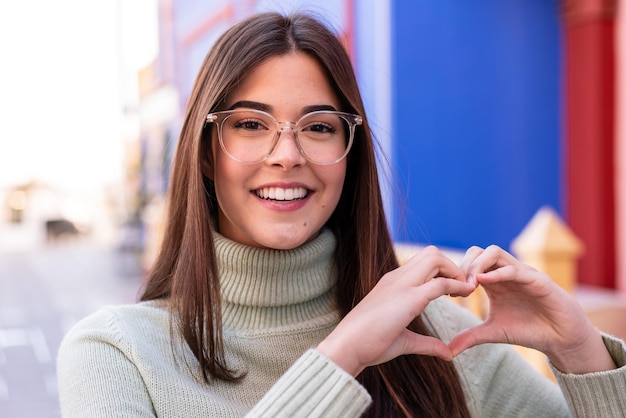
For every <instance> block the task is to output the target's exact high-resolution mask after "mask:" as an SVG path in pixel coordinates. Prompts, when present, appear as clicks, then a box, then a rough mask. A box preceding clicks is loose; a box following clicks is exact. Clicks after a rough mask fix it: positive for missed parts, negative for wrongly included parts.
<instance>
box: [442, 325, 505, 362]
mask: <svg viewBox="0 0 626 418" xmlns="http://www.w3.org/2000/svg"><path fill="white" fill-rule="evenodd" d="M497 337H498V335H497V333H496V332H495V330H494V329H493V327H490V326H489V324H487V323H485V322H483V323H482V324H480V325H477V326H475V327H472V328H468V329H466V330H463V331H461V332H459V333H458V334H457V335H456V336H455V337H454V338H452V340H451V341H450V342H449V343H448V348H449V349H450V352H451V353H452V356H454V357H456V356H457V355H459V354H461V353H462V352H463V351H465V350H467V349H468V348H472V347H474V346H476V345H480V344H485V343H491V342H498V341H499V340H498V338H497Z"/></svg>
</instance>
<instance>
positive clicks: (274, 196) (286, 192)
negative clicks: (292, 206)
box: [256, 187, 307, 200]
mask: <svg viewBox="0 0 626 418" xmlns="http://www.w3.org/2000/svg"><path fill="white" fill-rule="evenodd" d="M306 194H307V190H306V189H305V188H304V187H294V188H291V189H283V188H281V187H263V188H261V189H258V190H257V191H256V195H257V196H258V197H260V198H261V199H267V200H298V199H303V198H305V197H306Z"/></svg>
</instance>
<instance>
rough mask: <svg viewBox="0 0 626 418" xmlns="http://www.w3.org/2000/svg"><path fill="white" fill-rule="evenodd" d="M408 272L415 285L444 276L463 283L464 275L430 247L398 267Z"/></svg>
mask: <svg viewBox="0 0 626 418" xmlns="http://www.w3.org/2000/svg"><path fill="white" fill-rule="evenodd" d="M400 268H401V269H403V270H404V271H408V272H410V273H409V274H410V277H412V278H413V279H414V280H416V284H423V283H426V282H428V281H429V280H430V279H432V278H433V277H438V276H444V277H448V278H451V279H456V280H460V281H463V282H465V281H466V276H465V273H464V272H463V271H462V270H461V269H460V268H459V267H458V266H457V265H456V264H455V263H454V262H453V261H452V260H451V259H450V258H449V257H448V256H446V255H445V254H444V253H443V252H442V251H441V250H439V249H438V248H437V247H435V246H433V245H430V246H428V247H426V248H424V249H423V250H422V251H420V252H419V253H418V254H417V255H416V256H415V257H413V258H412V259H410V260H409V261H408V262H407V263H406V264H404V265H403V266H401V267H400Z"/></svg>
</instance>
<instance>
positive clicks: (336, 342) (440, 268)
mask: <svg viewBox="0 0 626 418" xmlns="http://www.w3.org/2000/svg"><path fill="white" fill-rule="evenodd" d="M475 288H476V284H475V283H468V282H466V275H465V273H464V272H463V271H462V270H461V269H460V268H459V267H458V266H457V265H456V264H455V263H454V262H452V260H450V259H449V258H448V257H446V256H445V255H444V254H443V253H442V252H441V251H440V250H439V249H437V248H435V247H432V246H430V247H427V248H425V249H423V250H422V251H420V252H419V253H418V254H417V255H416V256H415V257H413V258H412V259H410V260H409V261H408V262H407V263H405V264H404V265H402V266H400V267H399V268H397V269H396V270H394V271H391V272H389V273H387V274H385V275H384V276H383V277H382V278H381V279H380V281H379V282H378V283H377V284H376V286H375V287H374V289H372V291H371V292H370V293H369V294H367V296H366V297H365V298H363V300H362V301H361V302H360V303H359V304H358V305H357V306H355V307H354V309H353V310H352V311H350V312H349V313H348V315H346V316H345V318H343V320H342V321H341V322H340V323H339V324H338V325H337V327H336V328H335V329H334V330H333V332H331V334H330V335H329V336H328V337H326V339H324V340H323V341H322V342H321V343H320V344H319V346H318V347H317V348H318V350H320V351H321V352H322V353H324V354H325V355H326V356H328V357H329V358H330V359H331V360H333V361H334V362H335V363H336V364H337V365H339V366H340V367H342V368H343V369H344V370H346V371H347V372H348V373H350V374H351V375H352V376H357V375H358V374H359V373H360V372H361V371H362V370H363V369H364V368H365V367H368V366H373V365H376V364H381V363H385V362H387V361H389V360H392V359H394V358H396V357H398V356H400V355H403V354H423V355H431V356H437V357H441V358H443V359H446V360H451V359H452V353H451V351H450V349H449V348H448V346H447V345H446V344H444V343H443V342H442V341H440V340H439V339H437V338H434V337H430V336H425V335H419V334H416V333H414V332H411V331H409V330H408V329H407V326H408V325H409V324H410V323H411V322H412V321H413V320H414V319H415V318H416V317H417V316H418V315H420V314H421V313H422V311H423V310H424V309H425V308H426V306H427V305H428V304H429V303H430V302H431V301H432V300H434V299H436V298H438V297H440V296H442V295H445V294H453V295H458V296H467V295H469V294H470V293H471V292H472V291H473V290H474V289H475Z"/></svg>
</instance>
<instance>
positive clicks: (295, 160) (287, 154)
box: [265, 126, 306, 169]
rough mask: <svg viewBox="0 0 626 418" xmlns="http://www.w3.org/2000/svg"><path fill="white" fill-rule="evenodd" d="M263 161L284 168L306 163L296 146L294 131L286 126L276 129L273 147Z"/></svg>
mask: <svg viewBox="0 0 626 418" xmlns="http://www.w3.org/2000/svg"><path fill="white" fill-rule="evenodd" d="M265 162H266V163H268V164H271V165H277V166H281V167H283V168H284V169H289V168H293V167H297V166H300V165H304V164H306V158H305V157H304V155H303V154H302V152H300V148H298V141H297V139H296V132H295V131H294V130H293V129H292V128H291V127H288V126H286V127H283V128H281V129H280V130H279V131H278V138H277V139H276V143H275V144H274V148H273V149H272V151H271V152H270V155H269V157H267V159H266V160H265Z"/></svg>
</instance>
